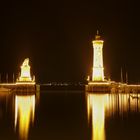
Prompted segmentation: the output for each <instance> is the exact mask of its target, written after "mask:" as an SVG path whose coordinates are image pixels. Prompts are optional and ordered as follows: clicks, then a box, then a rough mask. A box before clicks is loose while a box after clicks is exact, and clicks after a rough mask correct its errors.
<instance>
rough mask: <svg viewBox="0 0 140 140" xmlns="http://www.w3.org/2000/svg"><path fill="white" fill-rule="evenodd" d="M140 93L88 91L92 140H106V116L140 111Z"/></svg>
mask: <svg viewBox="0 0 140 140" xmlns="http://www.w3.org/2000/svg"><path fill="white" fill-rule="evenodd" d="M136 97H138V95H133V96H130V95H129V94H89V93H87V115H88V124H89V125H90V123H92V140H105V118H108V117H112V116H114V115H115V114H117V115H118V114H119V116H121V117H123V116H124V115H127V113H128V112H138V111H140V101H139V98H136Z"/></svg>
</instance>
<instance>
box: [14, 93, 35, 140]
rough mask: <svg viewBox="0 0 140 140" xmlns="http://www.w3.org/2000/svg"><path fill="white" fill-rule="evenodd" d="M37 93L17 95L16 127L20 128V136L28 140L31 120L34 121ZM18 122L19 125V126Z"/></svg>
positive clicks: (23, 139)
mask: <svg viewBox="0 0 140 140" xmlns="http://www.w3.org/2000/svg"><path fill="white" fill-rule="evenodd" d="M34 113H35V95H32V96H17V95H16V97H15V129H16V128H18V129H19V136H20V139H22V140H27V138H28V131H29V126H30V121H32V123H33V122H34ZM17 124H18V127H17Z"/></svg>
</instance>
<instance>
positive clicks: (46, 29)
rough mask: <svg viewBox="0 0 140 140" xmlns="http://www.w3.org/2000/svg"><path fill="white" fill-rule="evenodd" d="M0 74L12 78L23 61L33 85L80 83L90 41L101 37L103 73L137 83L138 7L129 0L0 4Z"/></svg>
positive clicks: (88, 63) (88, 60)
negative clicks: (29, 65) (34, 80)
mask: <svg viewBox="0 0 140 140" xmlns="http://www.w3.org/2000/svg"><path fill="white" fill-rule="evenodd" d="M0 9H1V10H0V11H1V12H0V13H1V18H0V52H1V54H0V73H2V75H3V79H4V75H5V74H6V73H8V74H9V77H10V75H12V74H13V73H15V74H16V75H17V73H18V72H19V70H20V68H19V66H20V65H21V63H22V62H23V60H24V59H25V58H26V57H29V58H30V64H31V67H32V72H33V73H34V74H35V75H36V79H37V81H38V82H39V83H46V82H52V81H56V82H60V81H62V82H63V81H67V82H68V81H72V82H78V81H85V79H86V77H87V75H89V74H90V73H91V67H92V58H93V57H92V55H93V48H92V40H93V39H94V37H95V34H96V31H97V30H99V32H100V35H101V36H102V38H103V39H104V48H103V49H104V70H105V75H106V76H107V77H110V78H111V79H112V80H115V81H120V73H121V67H122V69H123V73H124V75H125V72H126V71H127V73H128V79H129V82H130V83H132V82H133V83H138V82H140V44H139V40H140V20H139V19H140V8H139V4H138V3H137V1H135V0H133V1H132V2H130V1H129V0H126V1H125V0H124V1H122V0H116V1H115V0H104V1H101V0H98V1H97V0H96V1H94V0H91V1H89V0H85V1H80V0H77V1H76V0H75V1H72V0H70V1H67V0H65V1H53V0H49V1H47V0H44V1H43V0H38V1H37V0H33V1H25V0H17V1H14V0H12V1H4V2H3V3H1V8H0Z"/></svg>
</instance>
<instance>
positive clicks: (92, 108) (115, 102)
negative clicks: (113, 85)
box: [0, 91, 140, 140]
mask: <svg viewBox="0 0 140 140" xmlns="http://www.w3.org/2000/svg"><path fill="white" fill-rule="evenodd" d="M134 96H135V95H134ZM9 139H10V140H40V139H41V140H125V139H126V140H132V139H136V140H137V139H138V140H139V139H140V99H139V98H132V97H131V96H129V94H89V93H85V92H84V91H45V92H41V93H37V94H36V95H28V96H22V95H15V94H11V93H0V140H9Z"/></svg>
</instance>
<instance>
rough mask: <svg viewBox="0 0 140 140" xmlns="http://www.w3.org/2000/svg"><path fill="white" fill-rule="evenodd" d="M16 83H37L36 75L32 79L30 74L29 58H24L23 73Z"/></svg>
mask: <svg viewBox="0 0 140 140" xmlns="http://www.w3.org/2000/svg"><path fill="white" fill-rule="evenodd" d="M16 84H28V85H33V84H35V76H34V77H33V79H32V78H31V74H30V65H29V58H26V59H25V60H24V62H23V64H22V66H21V74H20V77H19V78H18V79H17V82H16Z"/></svg>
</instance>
